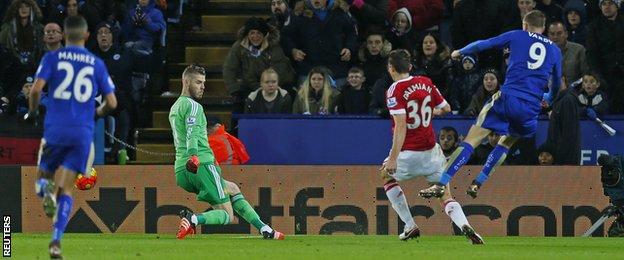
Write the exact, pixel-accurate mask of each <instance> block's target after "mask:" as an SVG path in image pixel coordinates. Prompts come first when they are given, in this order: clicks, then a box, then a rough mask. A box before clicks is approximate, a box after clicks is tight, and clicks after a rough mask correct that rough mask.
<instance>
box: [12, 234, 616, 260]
mask: <svg viewBox="0 0 624 260" xmlns="http://www.w3.org/2000/svg"><path fill="white" fill-rule="evenodd" d="M49 239H50V235H49V234H34V235H33V234H13V239H12V256H13V258H14V259H48V257H49V256H48V253H47V252H48V251H47V249H48V242H49ZM484 240H485V243H486V244H485V245H481V246H473V245H471V244H470V243H469V242H468V240H466V239H465V238H464V237H460V236H425V237H421V238H419V239H417V240H416V239H413V240H410V241H407V242H402V241H399V240H398V237H397V236H395V235H390V236H353V235H333V236H317V235H310V236H305V235H301V236H292V235H291V236H287V237H286V240H283V241H272V240H263V239H261V238H260V237H259V236H245V235H196V236H191V237H187V239H185V240H177V239H175V237H174V235H168V234H167V235H163V234H160V235H157V234H66V235H65V236H64V237H63V244H62V247H63V256H64V257H65V259H323V260H326V259H405V258H406V257H407V258H410V259H505V260H506V259H591V260H595V259H624V239H623V238H580V237H565V238H562V237H548V238H544V237H485V238H484Z"/></svg>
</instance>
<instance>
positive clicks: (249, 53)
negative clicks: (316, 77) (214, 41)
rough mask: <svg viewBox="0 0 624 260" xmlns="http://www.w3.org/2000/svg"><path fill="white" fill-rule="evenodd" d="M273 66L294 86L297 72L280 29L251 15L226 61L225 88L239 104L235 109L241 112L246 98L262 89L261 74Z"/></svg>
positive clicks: (282, 82)
mask: <svg viewBox="0 0 624 260" xmlns="http://www.w3.org/2000/svg"><path fill="white" fill-rule="evenodd" d="M270 67H272V68H273V69H275V71H277V73H278V74H279V78H280V85H281V86H283V87H285V88H287V89H289V88H292V86H293V84H295V72H294V70H293V68H292V66H291V65H290V60H289V59H288V57H286V55H285V54H284V52H283V51H282V47H281V46H280V45H279V32H278V31H277V30H276V29H275V28H273V27H271V26H269V25H268V24H267V23H266V22H265V21H264V20H263V19H260V18H255V17H252V18H250V19H249V20H247V22H246V23H245V26H243V28H241V29H240V30H239V31H238V40H237V41H236V42H235V43H234V44H233V45H232V48H231V49H230V53H229V54H228V56H227V57H226V59H225V63H224V64H223V80H224V81H225V87H226V88H227V89H228V91H229V92H230V94H231V95H232V96H234V97H235V99H236V100H237V101H236V102H237V103H238V104H239V105H240V108H238V107H237V108H236V109H239V110H236V111H235V112H242V107H243V104H244V102H245V99H246V98H247V96H248V95H249V93H251V92H252V91H256V90H257V89H258V88H260V76H261V74H262V72H263V71H264V70H266V69H268V68H270Z"/></svg>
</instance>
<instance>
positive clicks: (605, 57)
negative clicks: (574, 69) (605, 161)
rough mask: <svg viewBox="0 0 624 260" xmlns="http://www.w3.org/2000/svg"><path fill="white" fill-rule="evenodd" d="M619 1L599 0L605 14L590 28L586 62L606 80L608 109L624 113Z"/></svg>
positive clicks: (622, 26) (623, 32)
mask: <svg viewBox="0 0 624 260" xmlns="http://www.w3.org/2000/svg"><path fill="white" fill-rule="evenodd" d="M620 6H621V1H620V0H600V9H601V11H602V15H601V16H600V17H596V18H594V20H593V21H592V22H591V23H590V24H589V26H588V28H587V42H586V46H585V47H586V48H587V62H588V63H589V70H590V71H592V72H596V73H597V74H598V76H599V77H600V79H601V80H604V82H605V83H606V84H605V85H604V86H603V90H604V91H605V92H606V93H607V95H609V99H610V100H609V101H610V104H609V111H610V112H611V113H614V114H622V113H624V102H622V101H623V100H624V77H622V75H624V48H622V39H624V16H622V15H620V13H619V12H618V9H619V8H620Z"/></svg>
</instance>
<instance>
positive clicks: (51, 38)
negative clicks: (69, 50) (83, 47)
mask: <svg viewBox="0 0 624 260" xmlns="http://www.w3.org/2000/svg"><path fill="white" fill-rule="evenodd" d="M43 42H44V43H45V49H44V51H46V52H48V51H56V50H58V49H60V48H62V47H63V30H62V29H61V26H59V25H58V24H57V23H48V24H46V26H45V27H43Z"/></svg>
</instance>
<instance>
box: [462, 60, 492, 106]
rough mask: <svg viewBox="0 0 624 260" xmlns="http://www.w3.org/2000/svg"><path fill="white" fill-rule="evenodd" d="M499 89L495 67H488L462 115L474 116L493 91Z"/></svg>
mask: <svg viewBox="0 0 624 260" xmlns="http://www.w3.org/2000/svg"><path fill="white" fill-rule="evenodd" d="M499 89H500V76H499V75H498V71H496V70H495V69H488V70H486V71H485V72H484V73H483V85H482V87H481V88H479V90H478V91H477V93H475V94H474V95H472V100H471V101H470V105H468V108H467V109H466V110H464V115H467V116H476V115H478V114H479V112H480V111H481V109H482V108H483V106H484V105H485V102H486V101H488V100H489V99H490V98H492V95H494V93H496V92H498V90H499Z"/></svg>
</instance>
